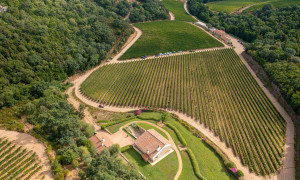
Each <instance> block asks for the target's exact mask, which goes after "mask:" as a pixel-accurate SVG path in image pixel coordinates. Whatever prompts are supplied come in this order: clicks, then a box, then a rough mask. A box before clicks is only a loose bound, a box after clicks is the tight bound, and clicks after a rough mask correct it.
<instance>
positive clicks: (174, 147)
mask: <svg viewBox="0 0 300 180" xmlns="http://www.w3.org/2000/svg"><path fill="white" fill-rule="evenodd" d="M136 122H137V123H146V124H150V125H151V126H154V127H156V128H158V129H159V130H161V131H162V132H164V133H165V134H166V135H167V136H168V138H169V141H170V142H171V145H172V148H173V149H174V151H175V152H176V154H177V159H178V171H177V173H176V175H175V177H174V180H177V179H178V178H179V176H180V175H181V172H182V158H181V155H180V152H179V150H178V148H177V146H176V144H175V142H174V141H173V139H172V137H171V135H170V134H169V133H168V132H167V131H166V130H164V129H163V128H161V127H159V126H157V125H156V124H153V123H150V122H147V121H132V122H130V123H128V124H125V125H123V126H121V127H120V128H119V131H122V129H123V128H125V127H126V126H128V125H130V124H132V123H136Z"/></svg>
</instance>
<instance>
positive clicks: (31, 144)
mask: <svg viewBox="0 0 300 180" xmlns="http://www.w3.org/2000/svg"><path fill="white" fill-rule="evenodd" d="M0 137H1V138H6V139H8V140H9V141H11V142H13V143H15V144H16V145H18V146H22V147H23V148H26V149H27V150H32V151H33V152H36V155H37V156H38V157H39V159H40V161H41V164H40V165H42V166H43V167H42V169H41V170H40V171H39V172H38V173H37V174H35V175H34V176H33V177H32V178H31V179H40V178H41V177H42V176H43V175H44V176H45V178H44V179H45V180H49V179H54V178H53V176H52V172H51V165H50V161H49V159H48V155H47V153H46V147H45V146H44V144H43V143H41V142H39V141H38V140H37V139H36V138H35V137H33V136H31V135H29V134H26V133H19V132H16V131H7V130H0ZM41 173H42V175H40V174H41Z"/></svg>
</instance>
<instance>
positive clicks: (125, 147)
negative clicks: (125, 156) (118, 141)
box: [121, 145, 132, 153]
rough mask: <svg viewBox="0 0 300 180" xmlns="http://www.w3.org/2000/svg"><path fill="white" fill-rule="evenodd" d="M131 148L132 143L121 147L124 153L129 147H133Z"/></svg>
mask: <svg viewBox="0 0 300 180" xmlns="http://www.w3.org/2000/svg"><path fill="white" fill-rule="evenodd" d="M131 148H132V145H127V146H124V147H122V148H121V152H122V153H123V152H126V151H128V150H129V149H131Z"/></svg>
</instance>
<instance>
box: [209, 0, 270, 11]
mask: <svg viewBox="0 0 300 180" xmlns="http://www.w3.org/2000/svg"><path fill="white" fill-rule="evenodd" d="M264 1H268V0H226V1H214V2H211V3H207V4H206V5H207V6H208V7H209V9H211V10H214V11H219V12H233V11H235V10H238V9H240V8H242V7H245V6H248V5H250V4H256V3H260V2H264Z"/></svg>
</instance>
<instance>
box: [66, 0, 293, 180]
mask: <svg viewBox="0 0 300 180" xmlns="http://www.w3.org/2000/svg"><path fill="white" fill-rule="evenodd" d="M184 9H185V10H186V12H187V13H188V14H190V13H189V12H188V10H187V3H186V2H185V4H184ZM190 15H191V14H190ZM191 16H192V15H191ZM192 17H193V18H195V19H196V20H197V21H199V20H198V19H197V18H196V17H194V16H192ZM134 29H135V31H136V32H137V35H136V36H135V37H134V38H133V40H131V41H130V42H129V43H128V44H127V43H126V46H125V47H124V48H123V49H122V50H121V52H120V53H119V54H117V55H116V56H115V57H114V58H113V59H112V60H111V61H110V62H108V63H109V64H111V63H123V62H130V61H136V60H140V59H131V60H126V61H117V59H118V58H119V57H121V56H122V55H123V54H124V53H125V52H126V51H127V49H129V48H130V47H131V46H132V45H133V44H134V43H135V42H136V40H137V39H138V38H139V37H140V36H141V34H142V32H141V31H140V30H139V29H138V28H136V27H134ZM205 32H207V31H205ZM207 33H208V32H207ZM208 34H209V35H211V34H210V33H208ZM211 36H212V35H211ZM231 39H232V42H233V45H234V46H235V51H236V53H237V54H238V55H239V56H240V58H241V59H242V61H243V62H244V64H245V65H246V67H247V68H248V70H249V71H250V72H251V74H252V75H253V77H254V78H255V79H256V81H257V82H258V84H259V85H260V87H261V88H262V89H263V90H264V92H265V93H266V95H267V96H268V97H269V98H270V100H271V101H272V102H273V104H274V105H275V107H276V108H277V109H278V111H279V112H280V113H281V115H282V116H283V117H284V118H285V120H286V122H287V131H286V145H285V147H284V148H285V153H284V157H285V159H284V161H283V169H282V170H281V171H280V173H279V174H276V175H272V176H270V177H267V178H264V177H261V176H257V175H256V174H254V173H251V172H250V171H249V169H248V168H247V167H245V166H243V165H242V163H241V161H240V159H239V158H238V157H236V156H235V155H234V153H233V151H232V149H231V148H227V147H226V145H225V143H224V142H221V141H220V139H219V138H218V137H217V136H215V135H214V134H213V133H212V132H211V131H209V129H207V128H205V127H204V126H203V125H201V124H199V123H198V122H196V121H195V120H193V119H191V118H190V117H188V116H186V115H184V114H181V113H179V112H172V113H174V114H177V115H178V116H179V117H180V118H181V119H183V120H185V121H187V122H188V123H189V124H191V125H192V126H194V127H195V128H197V129H198V130H200V131H201V132H202V133H203V134H205V135H206V136H207V137H208V138H209V139H210V140H211V141H212V142H214V143H215V144H216V145H217V146H218V147H220V148H221V149H222V150H223V152H224V153H225V154H226V155H227V156H228V157H229V158H230V159H231V160H232V161H233V162H234V163H235V164H236V165H237V168H238V169H240V170H242V171H243V172H244V175H245V176H244V178H245V179H247V180H248V179H272V180H281V179H289V180H294V179H295V162H294V146H293V144H294V125H293V122H292V120H291V118H290V117H289V115H288V114H287V113H286V112H285V110H284V109H283V108H282V106H281V105H280V104H279V103H278V102H277V100H276V99H275V98H274V96H273V95H272V94H271V93H270V92H269V91H268V90H267V89H266V88H265V87H264V85H263V84H262V82H261V81H260V80H259V78H258V77H257V76H256V74H255V73H254V72H253V71H252V69H251V68H250V66H249V65H248V64H247V62H246V61H245V59H244V58H243V56H242V55H241V54H242V52H243V51H244V47H243V46H242V45H240V44H239V43H238V42H237V39H235V38H233V37H231ZM220 42H221V41H220ZM222 43H223V42H222ZM223 44H224V43H223ZM222 48H226V46H225V47H222ZM210 49H221V48H210ZM204 50H208V49H204ZM198 51H202V50H198ZM184 53H188V52H184ZM175 55H176V54H175ZM153 57H154V56H150V57H149V58H153ZM147 59H148V58H147ZM103 64H105V63H102V64H100V65H99V66H97V67H95V68H93V69H91V70H89V71H87V72H86V73H84V74H82V75H80V76H78V77H77V78H76V79H74V80H73V81H71V82H72V83H73V84H74V85H73V87H74V88H75V95H76V96H77V97H78V98H79V99H80V100H81V101H83V102H84V103H86V104H88V105H91V106H93V107H96V108H97V107H98V103H96V102H93V101H91V100H89V99H88V98H86V97H85V96H84V95H82V94H81V93H80V90H79V88H80V85H81V83H82V82H83V81H84V80H85V79H86V78H87V77H88V76H89V75H90V74H91V73H92V72H93V71H95V70H96V69H98V68H99V67H100V66H102V65H103ZM68 92H69V91H68ZM68 94H69V93H68ZM70 99H72V97H71V98H70ZM73 100H74V97H73ZM73 100H69V102H70V103H72V102H73ZM75 101H76V100H75ZM73 103H74V102H73ZM137 108H138V107H136V108H133V107H113V106H105V107H104V108H103V109H104V110H107V111H114V112H127V111H131V110H135V109H137ZM169 112H170V111H169ZM87 122H88V121H87Z"/></svg>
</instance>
